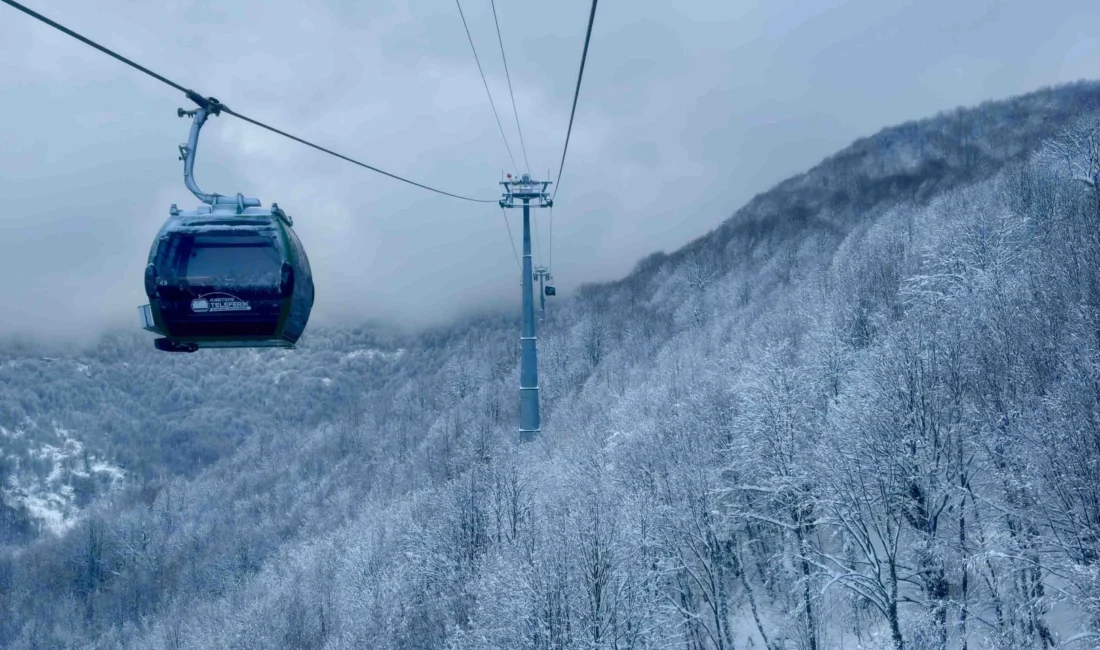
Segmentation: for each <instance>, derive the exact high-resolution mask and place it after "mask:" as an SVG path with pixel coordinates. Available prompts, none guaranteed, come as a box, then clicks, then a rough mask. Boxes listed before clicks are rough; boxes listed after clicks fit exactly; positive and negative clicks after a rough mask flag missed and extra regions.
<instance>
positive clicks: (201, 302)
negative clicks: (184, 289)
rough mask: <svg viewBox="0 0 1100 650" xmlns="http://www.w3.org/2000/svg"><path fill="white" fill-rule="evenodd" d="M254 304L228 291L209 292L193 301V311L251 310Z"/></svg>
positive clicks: (205, 312)
mask: <svg viewBox="0 0 1100 650" xmlns="http://www.w3.org/2000/svg"><path fill="white" fill-rule="evenodd" d="M251 310H252V305H250V304H248V302H246V301H244V300H241V299H240V298H238V297H237V296H233V295H230V294H228V293H208V294H205V295H202V296H199V297H198V298H195V299H194V300H192V301H191V311H193V312H195V313H197V314H208V313H212V312H219V311H251Z"/></svg>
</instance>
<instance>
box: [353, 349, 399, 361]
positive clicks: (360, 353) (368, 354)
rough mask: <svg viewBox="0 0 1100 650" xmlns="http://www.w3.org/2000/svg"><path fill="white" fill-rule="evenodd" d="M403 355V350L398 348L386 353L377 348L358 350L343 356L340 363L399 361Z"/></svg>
mask: <svg viewBox="0 0 1100 650" xmlns="http://www.w3.org/2000/svg"><path fill="white" fill-rule="evenodd" d="M404 354H405V348H398V349H397V350H394V351H393V352H386V351H384V350H379V349H377V348H360V349H358V350H352V351H351V352H348V353H347V354H345V355H344V357H343V359H342V361H344V362H345V363H346V362H349V361H355V360H356V359H367V360H373V359H382V360H383V361H393V360H394V359H400V358H401V357H402V355H404Z"/></svg>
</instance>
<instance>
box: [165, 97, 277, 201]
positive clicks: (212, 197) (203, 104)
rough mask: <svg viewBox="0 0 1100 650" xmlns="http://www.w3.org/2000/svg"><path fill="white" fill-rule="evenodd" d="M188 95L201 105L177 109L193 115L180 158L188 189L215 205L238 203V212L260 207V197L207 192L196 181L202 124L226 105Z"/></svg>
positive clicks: (214, 100)
mask: <svg viewBox="0 0 1100 650" xmlns="http://www.w3.org/2000/svg"><path fill="white" fill-rule="evenodd" d="M192 95H193V96H192ZM187 96H188V97H189V98H191V100H192V101H194V102H195V103H196V104H198V105H199V107H198V108H196V109H194V110H190V111H185V110H183V109H182V108H180V109H177V111H176V114H177V115H179V116H180V117H183V116H185V115H186V116H189V117H191V120H192V121H191V135H190V136H188V138H187V144H181V145H180V160H182V161H183V183H184V185H186V186H187V189H189V190H191V193H192V194H194V195H195V196H196V197H197V198H198V199H199V200H200V201H202V202H203V203H206V204H209V205H213V206H217V205H233V204H236V206H237V213H238V214H240V213H241V212H244V209H245V208H258V207H260V200H259V199H247V198H245V197H244V195H242V194H240V193H238V194H237V196H235V197H232V198H230V197H228V196H222V195H221V194H207V193H205V192H203V191H202V190H200V189H199V186H198V184H197V183H195V154H196V153H197V152H198V149H199V131H201V130H202V125H203V124H205V123H206V118H207V117H209V116H210V115H219V114H221V112H222V109H223V108H225V106H224V105H223V104H222V103H221V102H219V101H218V100H216V99H214V98H213V97H209V98H206V97H201V96H199V95H198V94H196V93H193V92H191V91H188V94H187Z"/></svg>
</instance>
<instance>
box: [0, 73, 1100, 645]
mask: <svg viewBox="0 0 1100 650" xmlns="http://www.w3.org/2000/svg"><path fill="white" fill-rule="evenodd" d="M716 221H717V219H716ZM517 321H518V309H517V313H516V314H511V313H509V314H503V315H502V314H493V315H486V316H484V317H481V318H477V319H471V320H466V321H464V322H461V323H456V324H454V325H453V326H450V327H446V328H437V329H434V330H431V331H428V332H420V333H402V332H392V331H389V330H387V329H385V328H382V327H370V328H366V327H364V328H346V329H340V328H330V329H319V328H314V329H311V330H309V331H307V333H306V335H305V337H303V339H302V345H301V348H300V349H299V350H297V351H293V352H285V353H284V352H263V351H261V352H241V351H232V352H218V351H204V352H200V353H197V354H194V355H186V356H182V357H178V356H171V357H168V356H165V355H160V354H158V353H156V352H154V351H152V350H151V344H150V341H149V339H148V338H145V337H143V336H140V335H139V334H122V333H120V334H115V335H111V336H109V337H107V338H105V339H104V340H103V341H102V342H101V344H100V345H98V346H96V347H93V348H89V349H85V350H67V351H62V352H49V353H46V352H42V351H40V350H38V349H37V348H36V347H34V346H33V345H27V344H21V345H16V344H14V343H12V344H9V345H8V346H7V348H6V350H5V352H4V353H3V356H2V358H0V425H2V426H3V427H4V428H3V429H2V430H0V434H2V435H0V449H2V450H3V454H0V479H2V480H3V481H4V484H3V490H4V492H3V494H4V506H3V509H2V512H0V514H2V515H3V517H2V518H0V526H3V527H4V528H3V530H2V531H0V532H2V533H3V534H2V535H0V542H2V543H4V544H6V546H4V547H2V550H0V646H5V647H11V648H70V647H71V648H77V647H81V648H83V647H90V648H117V647H122V648H171V649H177V648H287V649H292V648H294V649H297V648H374V649H379V650H381V649H408V650H413V649H428V648H438V649H441V650H442V649H447V650H490V649H492V650H506V649H508V650H511V649H519V648H531V649H538V650H573V649H576V650H581V649H584V650H628V649H630V650H649V649H657V648H677V649H684V650H734V649H738V650H740V649H747V648H754V649H765V650H780V649H783V650H794V649H798V650H828V649H836V648H863V649H867V650H871V649H878V648H881V649H899V650H900V649H902V648H905V649H923V648H935V649H940V648H942V649H946V648H951V649H955V648H966V649H968V650H970V649H974V650H976V649H981V648H1005V649H1021V650H1025V649H1032V648H1034V649H1047V648H1062V647H1064V648H1097V647H1100V84H1093V83H1082V84H1076V85H1071V86H1064V87H1059V88H1055V89H1049V90H1043V91H1039V92H1037V93H1034V94H1031V95H1027V96H1023V97H1018V98H1014V99H1011V100H1007V101H1003V102H993V103H988V104H985V105H982V106H980V107H977V108H974V109H967V110H956V111H951V112H948V113H944V114H941V115H939V116H936V117H934V118H932V119H928V120H924V121H920V122H913V123H908V124H904V125H901V126H898V127H894V128H889V129H886V130H884V131H882V132H880V133H878V134H876V135H874V136H873V137H870V138H867V139H864V140H860V141H858V142H856V143H854V144H853V145H852V146H850V147H849V148H847V149H845V150H843V151H841V152H839V153H838V154H836V155H835V156H833V157H831V158H829V159H827V160H825V161H824V162H822V163H821V164H820V165H818V166H817V167H815V168H814V169H812V170H810V171H808V172H807V173H805V174H803V175H800V176H797V177H795V178H792V179H789V180H787V181H785V182H783V183H781V184H780V185H778V186H777V187H775V188H773V189H771V190H770V191H768V192H766V193H763V194H760V195H758V196H757V197H756V198H754V199H753V200H752V201H751V202H749V204H747V205H746V206H744V207H743V208H741V209H740V210H739V211H738V212H736V213H735V214H734V215H733V216H732V217H730V218H729V219H727V220H725V221H724V222H723V223H722V224H721V225H720V226H719V227H718V228H716V229H715V230H714V231H713V232H711V233H710V234H708V235H707V236H705V237H703V238H701V239H699V240H697V241H695V242H693V243H692V244H690V245H688V246H687V247H685V248H683V249H682V250H679V251H675V252H672V253H668V254H665V253H657V254H654V255H652V256H650V257H648V258H646V259H644V260H642V261H641V262H639V263H638V265H637V267H636V268H635V270H634V271H633V272H632V273H631V274H630V275H628V276H627V277H626V278H624V279H622V280H621V281H619V282H615V283H611V284H604V285H591V286H586V287H583V288H582V289H581V290H579V291H578V292H576V295H575V296H573V297H571V298H570V299H568V300H559V301H557V302H552V303H550V305H549V313H548V317H547V322H546V324H545V326H544V327H543V328H542V329H541V330H540V331H539V341H538V345H539V354H540V373H541V375H540V384H541V388H542V391H541V392H542V400H543V402H542V404H543V416H544V421H543V434H542V436H541V438H540V439H539V440H537V441H536V442H534V443H530V444H525V445H521V444H518V442H517V434H516V426H515V425H516V420H517V417H516V413H517V410H518V390H517V386H518V365H519V364H518V355H519V342H518V325H517ZM51 355H53V356H51ZM44 356H45V357H49V358H50V359H54V360H47V359H43V358H42V357H44ZM64 440H72V441H73V442H75V443H76V446H74V445H73V444H71V443H66V442H64ZM65 445H68V447H66V446H65ZM66 448H69V449H72V450H73V452H72V453H71V454H69V455H66V453H63V450H64V449H66ZM78 449H79V450H80V451H79V453H78V452H77V451H76V450H78ZM51 454H52V455H51ZM97 463H99V464H98V465H97ZM97 467H99V468H103V467H108V468H112V469H114V470H115V471H108V470H103V471H98V472H97V471H94V470H95V468H97ZM97 477H98V478H97ZM29 486H38V487H37V488H36V489H37V490H38V492H35V494H37V495H38V498H37V500H36V501H33V502H32V500H30V499H29V498H28V496H27V495H28V494H29V493H30V487H29ZM66 486H68V489H67V490H66V489H65V488H66ZM77 486H80V487H77ZM15 487H20V489H21V490H22V491H21V492H20V491H18V490H16V489H15ZM51 490H52V492H51ZM76 492H79V493H80V494H81V495H83V496H81V497H80V498H79V499H77V498H76V497H74V496H72V495H73V494H75V493H76ZM51 494H52V495H53V496H54V497H55V498H54V499H53V500H52V501H51V500H50V499H49V498H47V496H48V495H51ZM43 495H47V496H43ZM66 495H69V497H71V498H69V497H66ZM67 498H68V499H69V500H67V501H66V499H67ZM62 502H64V503H63V504H62V505H64V508H61V506H60V505H59V506H58V508H59V510H57V511H51V512H52V514H51V516H52V517H53V518H54V519H53V521H55V523H56V522H57V521H58V520H60V521H61V523H60V524H56V525H54V526H53V527H52V528H51V526H48V525H43V523H42V521H41V520H42V517H43V516H44V515H43V514H42V511H43V510H48V508H46V506H43V505H42V504H43V503H62ZM32 506H33V507H32ZM35 508H37V510H36V509H35Z"/></svg>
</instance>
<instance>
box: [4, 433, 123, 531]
mask: <svg viewBox="0 0 1100 650" xmlns="http://www.w3.org/2000/svg"><path fill="white" fill-rule="evenodd" d="M53 429H54V433H55V434H56V437H57V440H55V442H57V443H58V444H50V443H42V444H40V445H39V446H37V447H36V448H32V449H29V450H28V451H27V452H26V457H27V459H30V460H36V461H46V462H47V463H49V467H50V469H49V472H48V473H47V474H46V475H45V476H41V475H39V474H36V473H34V471H32V470H31V468H30V467H28V466H27V463H25V462H22V460H23V459H21V458H19V457H18V456H16V455H10V456H9V457H10V458H11V459H12V460H13V461H14V471H13V472H12V474H11V476H9V477H8V480H7V483H6V484H4V485H0V499H2V500H3V501H4V502H5V503H7V504H8V505H9V506H12V507H16V506H19V505H22V506H24V507H25V508H26V509H27V511H28V513H30V515H31V516H32V517H34V518H35V519H37V520H38V521H39V522H40V523H41V524H42V527H43V529H44V530H48V531H50V532H51V533H53V534H55V535H59V534H61V533H63V532H65V531H66V530H68V529H69V528H71V527H72V526H73V524H75V523H76V522H77V521H78V520H79V518H80V508H79V507H78V506H77V504H76V490H74V489H73V486H72V478H73V477H80V478H89V477H97V478H98V477H103V478H104V479H106V481H104V482H106V483H108V484H109V485H110V488H115V487H117V486H119V484H120V483H121V482H122V481H123V480H125V478H126V472H125V470H123V469H122V468H121V467H118V466H117V465H114V464H113V463H110V462H108V461H106V460H104V459H101V458H96V457H95V456H93V455H90V454H89V455H87V457H85V454H84V445H83V444H82V443H81V442H80V441H79V440H77V439H76V438H74V437H73V436H72V433H73V432H71V431H69V430H66V429H64V428H62V427H60V426H57V425H54V427H53ZM0 435H3V436H5V437H8V438H16V437H21V436H23V435H24V432H23V431H22V430H16V431H14V432H12V431H9V430H7V429H4V428H2V427H0Z"/></svg>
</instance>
